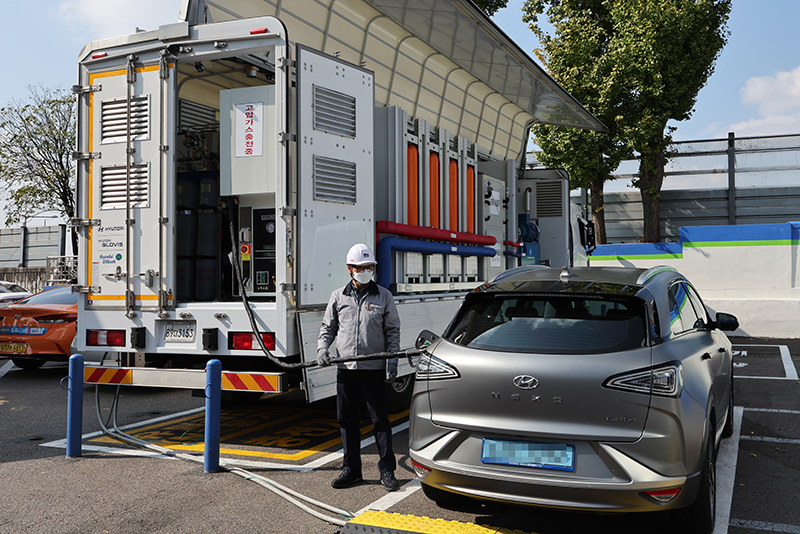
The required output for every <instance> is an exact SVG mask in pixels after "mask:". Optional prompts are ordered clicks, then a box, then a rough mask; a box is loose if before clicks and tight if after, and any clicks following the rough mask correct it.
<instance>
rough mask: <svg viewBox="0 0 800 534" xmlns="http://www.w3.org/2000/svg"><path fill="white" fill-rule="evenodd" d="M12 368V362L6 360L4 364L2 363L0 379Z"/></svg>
mask: <svg viewBox="0 0 800 534" xmlns="http://www.w3.org/2000/svg"><path fill="white" fill-rule="evenodd" d="M12 367H14V362H12V361H11V360H8V361H7V362H6V363H4V364H3V366H2V367H0V378H3V377H4V376H5V375H6V373H7V372H9V371H10V370H11V368H12Z"/></svg>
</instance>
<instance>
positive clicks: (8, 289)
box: [0, 280, 31, 308]
mask: <svg viewBox="0 0 800 534" xmlns="http://www.w3.org/2000/svg"><path fill="white" fill-rule="evenodd" d="M30 296H31V292H30V291H28V290H27V289H25V288H24V287H22V286H21V285H19V284H15V283H13V282H4V281H1V280H0V308H5V307H6V306H8V305H9V304H11V303H12V302H16V301H18V300H22V299H24V298H27V297H30Z"/></svg>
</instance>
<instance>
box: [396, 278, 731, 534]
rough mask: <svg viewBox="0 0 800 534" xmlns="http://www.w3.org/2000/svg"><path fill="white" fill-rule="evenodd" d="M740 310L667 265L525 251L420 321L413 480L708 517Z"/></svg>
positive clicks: (726, 420) (552, 502)
mask: <svg viewBox="0 0 800 534" xmlns="http://www.w3.org/2000/svg"><path fill="white" fill-rule="evenodd" d="M738 326H739V323H738V321H737V319H736V317H734V316H732V315H730V314H725V313H717V314H716V316H715V317H714V318H713V319H712V318H711V317H710V316H709V314H708V312H707V310H706V308H705V306H704V305H703V302H702V301H701V299H700V296H699V295H698V293H697V291H696V290H695V289H694V288H693V287H692V285H691V284H690V283H689V281H688V280H686V278H684V277H683V276H682V275H681V274H680V273H678V272H677V271H676V270H674V269H672V268H669V267H657V268H653V269H649V270H645V269H632V268H614V267H610V268H607V267H588V268H575V269H573V270H569V269H563V270H561V269H550V268H544V267H538V266H537V267H527V268H525V267H523V268H518V269H512V270H510V271H507V272H505V273H503V274H502V275H500V276H498V277H497V278H495V279H494V280H492V281H491V282H488V283H486V284H484V285H482V286H480V287H478V288H477V289H475V291H473V292H471V293H470V294H468V295H467V297H466V298H465V301H464V303H463V305H462V306H461V308H460V310H459V311H458V313H457V315H456V316H455V318H454V319H453V321H452V322H451V324H450V325H449V326H448V328H447V330H446V331H445V333H444V335H443V336H442V337H439V336H437V335H435V334H433V333H431V332H428V331H425V332H423V333H422V334H420V337H419V339H418V340H417V347H418V348H421V349H424V352H423V357H422V358H421V360H420V363H419V366H418V370H417V373H416V385H415V388H414V395H413V400H412V404H411V416H410V421H411V426H410V430H409V432H410V455H411V459H412V461H413V466H414V469H415V471H416V473H417V476H418V477H419V478H420V479H421V482H422V487H423V490H424V492H425V494H426V495H427V496H428V497H429V498H430V499H433V500H435V501H437V502H438V503H439V504H441V505H450V504H454V501H457V500H460V499H461V498H463V497H465V496H466V497H472V498H477V499H484V500H492V501H502V502H508V503H515V504H529V505H539V506H550V507H557V508H566V509H573V510H584V511H596V512H641V511H659V510H667V509H674V510H676V512H675V513H676V514H677V515H678V516H679V517H678V519H679V523H680V525H681V531H682V532H698V533H708V532H711V531H712V530H713V528H714V514H715V494H716V488H715V481H716V476H715V455H716V451H717V448H718V445H719V442H720V439H721V438H722V437H726V436H729V435H730V434H731V433H732V431H733V364H732V357H731V343H730V341H729V340H728V338H727V337H726V335H725V334H724V333H723V332H722V331H723V330H727V331H733V330H736V329H737V328H738Z"/></svg>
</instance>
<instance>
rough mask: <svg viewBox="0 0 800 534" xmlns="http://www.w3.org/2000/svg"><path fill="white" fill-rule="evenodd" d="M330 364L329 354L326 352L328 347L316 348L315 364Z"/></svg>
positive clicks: (321, 365) (322, 365) (323, 365)
mask: <svg viewBox="0 0 800 534" xmlns="http://www.w3.org/2000/svg"><path fill="white" fill-rule="evenodd" d="M330 364H331V354H330V352H328V349H319V350H317V365H319V366H320V367H325V366H326V365H330Z"/></svg>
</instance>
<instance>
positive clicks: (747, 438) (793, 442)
mask: <svg viewBox="0 0 800 534" xmlns="http://www.w3.org/2000/svg"><path fill="white" fill-rule="evenodd" d="M742 439H743V440H745V441H764V442H766V443H783V444H786V445H800V439H790V438H772V437H769V436H742Z"/></svg>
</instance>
